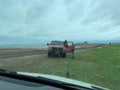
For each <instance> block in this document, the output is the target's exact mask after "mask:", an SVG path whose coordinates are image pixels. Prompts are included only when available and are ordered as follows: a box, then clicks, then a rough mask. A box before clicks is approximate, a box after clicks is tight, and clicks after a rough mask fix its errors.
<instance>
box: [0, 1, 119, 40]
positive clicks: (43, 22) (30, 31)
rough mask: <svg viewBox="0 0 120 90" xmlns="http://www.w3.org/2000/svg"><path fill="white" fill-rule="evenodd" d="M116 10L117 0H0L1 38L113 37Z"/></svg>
mask: <svg viewBox="0 0 120 90" xmlns="http://www.w3.org/2000/svg"><path fill="white" fill-rule="evenodd" d="M119 9H120V0H99V1H98V0H19V1H18V0H0V30H1V32H0V36H1V37H0V38H2V37H11V38H12V37H13V38H17V39H18V40H23V39H24V40H25V39H26V40H34V41H35V40H36V42H37V41H39V40H46V41H47V40H51V39H60V40H64V39H68V40H75V41H76V40H79V41H83V40H88V41H90V40H92V41H94V40H95V41H97V40H116V39H118V37H119V36H120V12H119ZM19 38H20V39H19ZM9 39H10V38H6V39H4V40H9ZM24 40H23V41H24ZM31 42H32V41H31Z"/></svg>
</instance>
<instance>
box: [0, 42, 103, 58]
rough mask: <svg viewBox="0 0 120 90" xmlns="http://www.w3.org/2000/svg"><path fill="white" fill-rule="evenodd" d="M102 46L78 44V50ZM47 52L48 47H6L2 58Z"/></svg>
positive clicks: (1, 52) (44, 53)
mask: <svg viewBox="0 0 120 90" xmlns="http://www.w3.org/2000/svg"><path fill="white" fill-rule="evenodd" d="M101 46H102V44H95V45H77V46H76V50H84V49H90V48H98V47H101ZM46 54H47V49H25V48H23V49H22V48H5V49H0V60H2V59H9V58H15V57H24V56H34V55H46Z"/></svg>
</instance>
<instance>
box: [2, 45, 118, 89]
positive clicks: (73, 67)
mask: <svg viewBox="0 0 120 90" xmlns="http://www.w3.org/2000/svg"><path fill="white" fill-rule="evenodd" d="M4 63H5V65H2V66H0V68H4V69H9V70H15V71H27V72H35V73H45V74H54V75H60V76H64V77H66V71H69V72H70V77H71V78H73V79H77V80H81V81H85V82H89V83H93V84H97V85H100V86H103V87H106V88H109V89H111V90H120V45H105V46H103V47H102V48H97V49H90V50H83V51H79V52H76V54H75V59H74V60H73V59H71V55H70V54H68V55H67V57H66V58H57V57H55V58H48V57H46V56H40V57H35V58H30V59H23V60H20V61H18V60H15V61H11V62H7V61H6V62H3V64H4Z"/></svg>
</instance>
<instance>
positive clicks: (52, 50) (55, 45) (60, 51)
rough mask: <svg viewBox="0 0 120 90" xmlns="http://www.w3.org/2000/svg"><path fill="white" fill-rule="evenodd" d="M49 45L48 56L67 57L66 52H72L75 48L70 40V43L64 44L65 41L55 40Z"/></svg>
mask: <svg viewBox="0 0 120 90" xmlns="http://www.w3.org/2000/svg"><path fill="white" fill-rule="evenodd" d="M47 45H48V57H50V56H55V55H58V56H61V57H66V53H71V52H72V48H73V46H72V45H73V42H68V45H67V46H66V45H64V41H58V40H54V41H51V42H50V44H47Z"/></svg>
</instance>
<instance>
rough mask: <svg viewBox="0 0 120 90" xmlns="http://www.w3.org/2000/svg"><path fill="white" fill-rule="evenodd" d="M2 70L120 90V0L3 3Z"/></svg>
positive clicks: (0, 5)
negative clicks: (52, 76) (54, 77)
mask: <svg viewBox="0 0 120 90" xmlns="http://www.w3.org/2000/svg"><path fill="white" fill-rule="evenodd" d="M69 42H70V43H69ZM0 69H6V70H11V71H17V72H28V73H37V74H49V75H56V76H61V77H65V78H70V79H74V80H78V81H82V82H87V83H92V84H95V85H99V86H102V87H106V88H109V89H111V90H119V89H120V0H0ZM61 80H62V79H61ZM66 81H67V80H66ZM82 85H83V84H82ZM86 86H87V85H86Z"/></svg>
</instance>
